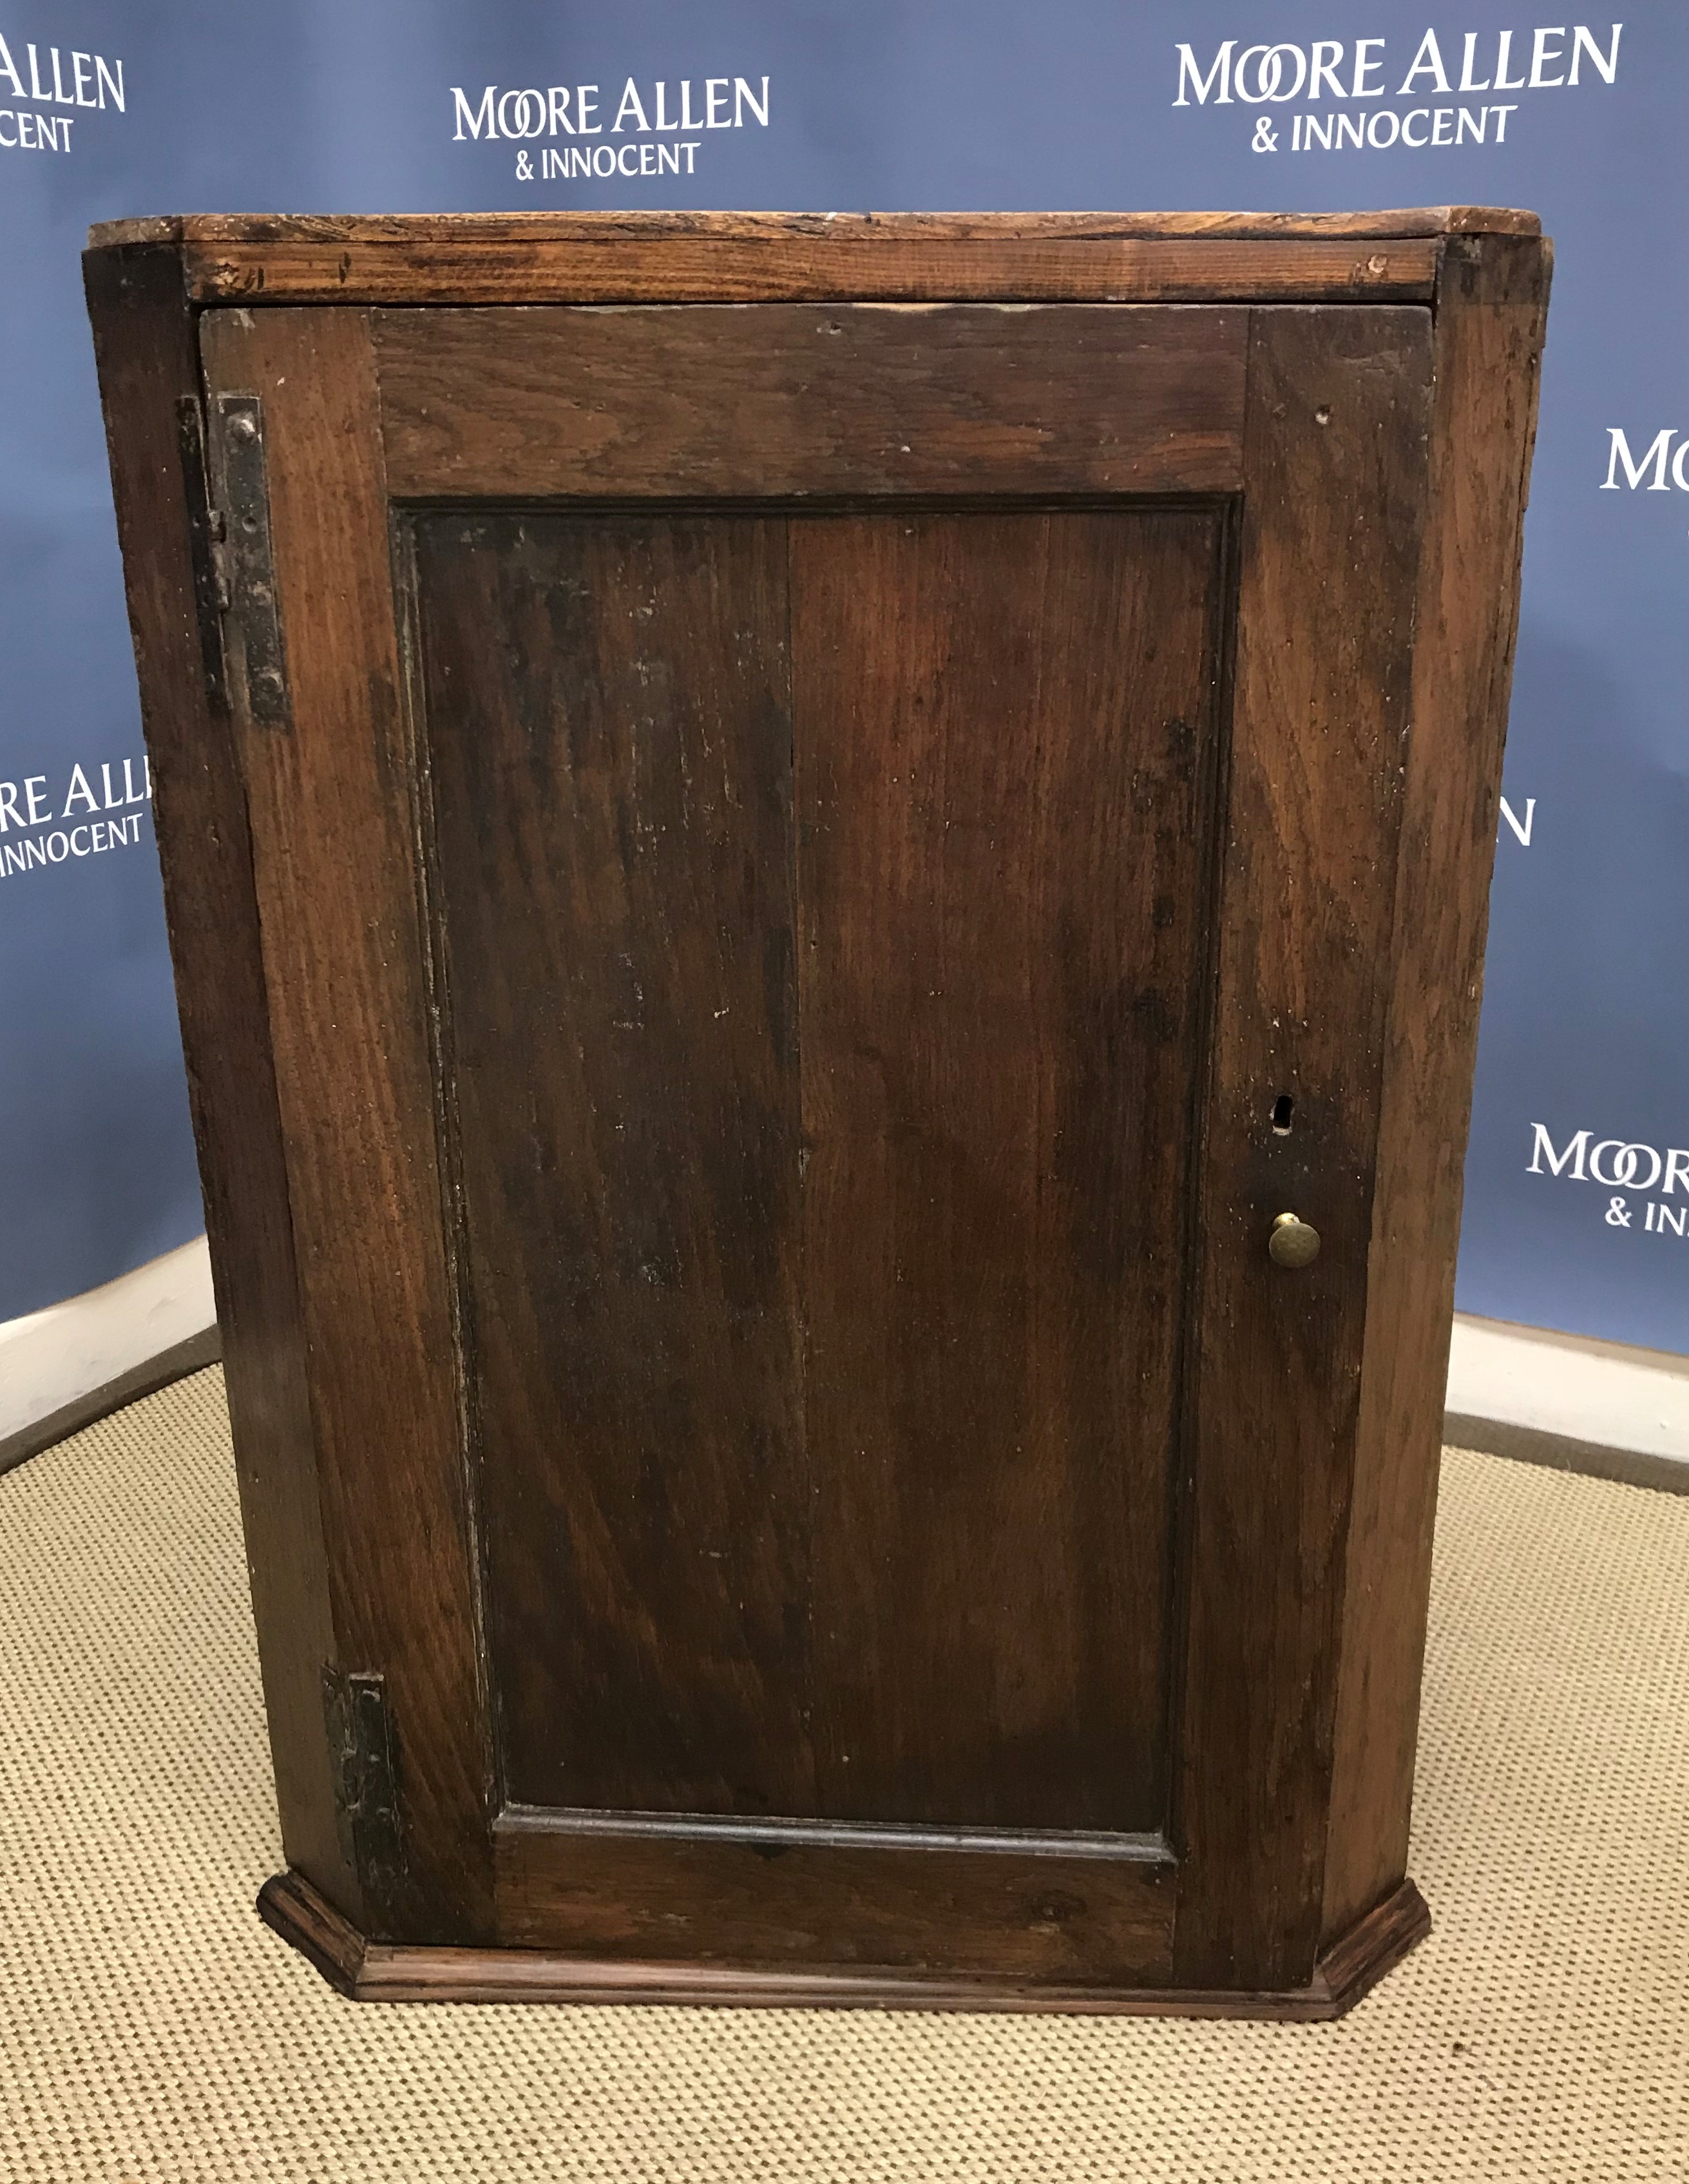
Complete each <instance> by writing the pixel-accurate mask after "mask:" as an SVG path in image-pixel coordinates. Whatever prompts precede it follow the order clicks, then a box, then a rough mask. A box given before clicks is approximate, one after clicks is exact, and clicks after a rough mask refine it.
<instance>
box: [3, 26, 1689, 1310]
mask: <svg viewBox="0 0 1689 2184" xmlns="http://www.w3.org/2000/svg"><path fill="white" fill-rule="evenodd" d="M0 37H3V40H4V45H3V48H0V192H3V193H4V196H3V203H4V206H5V219H4V222H3V226H0V253H3V279H4V284H5V286H4V292H5V294H6V296H7V298H8V304H7V309H6V311H5V313H4V315H3V319H0V355H3V370H4V382H3V383H4V390H5V399H4V404H3V411H0V434H3V444H0V663H3V671H0V1027H3V1042H0V1207H3V1215H0V1218H3V1223H4V1227H3V1231H0V1234H3V1245H0V1318H7V1317H9V1316H11V1315H13V1314H15V1313H18V1312H25V1311H28V1310H30V1309H32V1308H33V1307H36V1306H39V1305H42V1304H44V1303H47V1302H48V1301H52V1300H53V1299H55V1298H58V1297H60V1296H64V1295H70V1294H71V1293H74V1292H75V1291H76V1290H81V1289H85V1288H87V1287H89V1286H91V1285H92V1284H95V1283H98V1282H100V1281H103V1280H106V1279H109V1278H110V1277H112V1276H113V1275H115V1274H118V1273H122V1272H124V1271H125V1270H126V1269H127V1268H130V1267H132V1266H134V1265H137V1264H138V1263H139V1262H141V1261H142V1260H144V1259H146V1258H148V1257H149V1256H152V1255H153V1254H154V1253H156V1252H158V1251H163V1250H165V1249H167V1248H169V1247H170V1245H174V1244H177V1243H180V1242H181V1241H183V1240H186V1239H187V1237H189V1236H191V1235H192V1234H195V1233H196V1232H197V1231H198V1229H199V1228H200V1227H201V1225H202V1223H201V1217H200V1211H199V1205H198V1190H197V1186H196V1183H195V1177H194V1167H193V1156H192V1145H191V1142H190V1138H189V1132H188V1123H187V1100H186V1095H185V1091H184V1088H183V1082H182V1074H181V1058H180V1054H179V1050H178V1047H177V1042H176V1027H175V1016H174V1009H173V1003H172V999H171V992H170V969H169V964H168V961H167V958H166V954H165V947H164V928H163V918H162V913H161V910H160V904H159V882H158V872H157V866H156V861H155V856H154V851H153V834H152V827H151V819H150V812H149V807H148V800H147V796H148V784H147V780H146V776H145V770H144V764H143V760H142V750H141V740H140V733H139V727H138V721H137V708H136V700H135V685H134V672H133V667H132V665H131V657H130V651H129V639H128V633H127V629H126V626H125V620H124V614H123V604H122V588H121V582H120V571H119V565H118V556H117V548H116V542H115V537H114V529H113V523H112V517H111V508H110V497H109V485H108V481H107V473H106V464H105V454H104V448H103V441H102V437H101V427H100V418H99V408H98V399H97V396H96V391H95V385H94V374H93V366H92V354H91V350H90V346H89V340H88V335H87V330H86V321H85V320H84V316H83V309H82V302H81V288H80V272H79V265H78V253H79V251H80V249H81V244H82V241H83V234H84V230H85V229H86V226H87V224H88V223H89V222H90V221H91V220H106V219H114V218H120V217H124V216H127V215H131V214H141V213H152V212H188V211H241V212H246V211H251V212H260V211H277V212H304V211H358V212H376V211H382V212H385V211H448V210H459V209H460V210H478V209H504V208H510V207H519V208H527V207H532V208H538V207H544V206H566V205H583V206H585V205H596V206H606V207H608V206H625V205H639V206H649V207H661V206H679V205H697V206H742V207H791V208H797V209H831V208H835V207H836V208H840V209H861V208H869V207H878V208H884V209H893V208H919V209H934V210H945V209H986V208H989V209H1051V210H1064V209H1086V210H1090V209H1157V208H1162V207H1238V208H1255V207H1263V208H1280V209H1300V210H1341V209H1361V208H1368V207H1377V206H1391V205H1413V204H1426V203H1491V204H1513V205H1524V206H1528V207H1530V208H1531V209H1535V210H1536V211H1537V212H1540V213H1541V215H1542V218H1543V222H1544V226H1546V228H1547V230H1548V231H1549V232H1550V233H1551V234H1552V236H1553V237H1554V238H1555V241H1556V243H1557V246H1558V259H1557V267H1556V274H1555V286H1554V299H1553V304H1552V310H1551V313H1550V320H1549V344H1548V353H1547V363H1546V367H1545V374H1544V380H1543V392H1542V408H1541V432H1540V436H1539V439H1538V443H1537V451H1536V474H1535V482H1534V487H1533V492H1532V499H1531V506H1530V516H1529V521H1528V529H1527V537H1526V554H1525V608H1524V617H1523V623H1522V627H1521V633H1520V640H1519V666H1518V673H1517V677H1516V680H1515V684H1514V692H1513V726H1512V732H1511V735H1510V738H1509V743H1508V764H1507V777H1506V782H1505V794H1506V799H1507V803H1506V808H1505V811H1504V813H1503V820H1502V828H1501V833H1500V843H1499V850H1498V854H1497V872H1496V888H1495V897H1494V908H1493V914H1492V919H1491V939H1490V956H1489V970H1488V979H1487V986H1486V998H1485V1006H1484V1018H1483V1033H1482V1041H1481V1049H1480V1061H1479V1073H1478V1094H1477V1104H1476V1108H1475V1112H1474V1123H1473V1134H1472V1145H1471V1152H1470V1156H1469V1163H1468V1168H1467V1194H1466V1223H1465V1230H1464V1234H1463V1244H1462V1259H1461V1277H1460V1288H1459V1302H1460V1304H1461V1306H1462V1307H1463V1308H1464V1309H1466V1310H1468V1311H1471V1312H1483V1313H1488V1314H1491V1315H1494V1316H1496V1317H1499V1318H1508V1319H1515V1320H1525V1321H1530V1322H1534V1323H1540V1324H1543V1325H1547V1326H1551V1327H1558V1328H1564V1329H1572V1330H1574V1331H1578V1332H1582V1333H1587V1334H1601V1335H1608V1336H1612V1337H1616V1338H1619V1339H1620V1340H1629V1341H1632V1342H1640V1343H1646V1344H1651V1345H1654V1346H1659V1347H1663V1348H1668V1349H1674V1350H1684V1349H1689V1236H1686V1235H1684V1234H1681V1233H1680V1232H1681V1227H1682V1226H1684V1225H1689V1224H1686V1223H1685V1216H1686V1213H1689V1150H1686V1148H1689V1096H1686V1090H1685V1086H1686V1078H1689V1070H1686V1064H1689V1006H1686V1004H1689V975H1686V972H1685V970H1684V966H1683V955H1684V940H1685V935H1686V933H1689V855H1686V844H1689V781H1686V772H1689V766H1686V760H1689V734H1686V730H1685V726H1684V721H1683V691H1684V688H1685V679H1686V678H1685V668H1686V665H1689V659H1686V655H1689V614H1686V612H1685V608H1684V604H1683V588H1684V571H1685V565H1686V559H1689V391H1686V387H1685V382H1684V372H1683V364H1682V357H1683V351H1684V344H1685V334H1686V331H1689V327H1686V320H1689V308H1686V307H1689V265H1686V252H1689V233H1686V226H1685V222H1684V220H1683V219H1682V209H1683V206H1684V203H1685V201H1686V192H1689V138H1686V134H1685V131H1684V129H1683V125H1682V120H1681V114H1682V100H1683V97H1684V92H1685V89H1686V85H1689V10H1686V9H1685V8H1682V7H1681V4H1675V0H1647V5H1646V6H1645V7H1644V8H1642V9H1640V10H1638V11H1637V12H1636V14H1633V15H1631V16H1629V17H1627V18H1626V19H1625V21H1624V23H1623V25H1622V28H1621V26H1620V25H1619V24H1617V23H1614V22H1613V21H1611V20H1606V19H1603V20H1599V21H1596V20H1590V21H1587V22H1585V23H1582V24H1578V23H1568V24H1565V25H1543V24H1539V23H1537V22H1536V21H1535V20H1532V19H1531V18H1530V17H1528V16H1526V15H1525V14H1522V13H1519V12H1518V11H1517V10H1513V9H1509V8H1506V7H1496V6H1493V5H1489V4H1486V5H1483V6H1476V7H1471V6H1469V7H1468V8H1466V9H1465V10H1464V11H1463V13H1462V14H1458V15H1454V14H1430V13H1427V12H1426V11H1425V8H1424V5H1423V4H1422V0H1416V4H1407V5H1404V4H1402V0H1378V4H1377V5H1375V6H1374V7H1373V8H1371V9H1370V10H1368V11H1366V12H1365V13H1364V14H1363V13H1362V12H1361V11H1357V10H1356V9H1354V8H1350V7H1344V6H1341V5H1339V4H1336V0H1324V4H1323V5H1318V6H1311V7H1310V6H1300V5H1294V4H1290V0H1282V3H1281V4H1273V5H1265V6H1237V5H1233V6H1224V5H1219V4H1212V0H1172V3H1171V4H1170V5H1167V6H1151V5H1147V4H1132V0H1114V4H1112V5H1106V6H1105V5H1102V4H1100V0H1042V4H1040V5H1039V6H1037V7H1031V6H1026V5H1012V4H1007V0H967V4H962V0H928V4H926V5H924V6H923V7H921V8H909V7H907V6H893V5H890V4H884V0H882V4H873V0H853V4H850V5H846V4H844V0H833V4H814V0H811V4H808V5H793V4H790V3H789V0H788V4H783V5H781V4H776V0H738V4H716V5H706V6H702V7H700V6H698V5H696V4H693V5H683V4H679V3H678V0H666V4H661V5H657V4H644V5H642V4H624V5H623V6H622V8H619V9H616V10H605V9H600V8H585V7H581V6H577V5H572V4H568V0H565V4H561V5H560V4H557V0H549V4H545V5H540V4H538V0H478V4H477V5H476V6H474V7H470V6H466V5H464V4H462V0H459V4H456V5H452V6H448V5H445V4H443V0H434V4H432V5H430V4H420V5H419V4H416V0H406V4H399V0H334V4H333V5H332V6H331V5H327V4H324V0H266V4H265V5H263V6H259V5H256V4H252V0H244V4H242V0H222V4H220V5H218V6H216V7H215V8H214V7H212V6H210V5H204V4H191V3H190V0H153V4H152V5H150V6H148V8H123V7H119V6H113V5H102V4H98V0H72V4H70V5H62V4H56V0H55V4H49V0H0ZM741 78H742V79H744V84H743V87H741V86H740V83H739V79H741ZM630 79H631V81H632V82H633V86H634V92H635V97H634V100H633V103H628V101H627V84H628V82H629V81H630ZM765 80H766V81H765ZM659 84H661V85H662V86H663V93H662V96H663V99H664V106H663V109H662V116H661V118H663V119H666V120H668V121H670V122H674V121H678V122H679V123H680V124H681V125H680V126H679V127H671V128H667V129H661V128H659V126H658V122H659V119H660V116H659V114H658V111H657V108H656V96H657V93H656V86H658V85H659ZM712 86H713V88H712ZM489 88H490V89H491V91H492V92H493V97H492V100H491V101H490V102H489V101H488V96H487V94H488V90H489ZM530 90H531V91H532V92H535V93H536V97H535V98H534V99H533V100H532V101H524V100H522V99H521V98H520V97H515V98H512V97H508V96H507V94H509V93H511V92H516V93H521V92H524V91H530ZM565 91H566V92H567V94H568V96H567V97H566V98H565V97H554V96H553V94H554V92H559V93H560V92H565ZM765 114H766V119H764V118H763V117H764V115H765ZM542 115H543V119H542ZM618 118H619V119H620V122H621V126H620V128H618V127H617V126H616V122H617V120H618ZM501 123H502V126H501ZM642 123H643V125H644V126H643V127H642ZM571 124H574V125H576V126H575V127H573V128H572V129H571ZM511 131H516V132H521V133H516V134H511V133H509V132H511ZM688 146H689V147H690V149H684V147H688ZM659 147H662V148H667V149H668V156H667V157H666V158H664V157H662V156H661V153H660V152H659V150H658V148H659ZM646 148H649V157H647V156H646Z"/></svg>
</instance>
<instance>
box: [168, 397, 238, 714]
mask: <svg viewBox="0 0 1689 2184" xmlns="http://www.w3.org/2000/svg"><path fill="white" fill-rule="evenodd" d="M176 444H177V447H178V448H179V449H180V451H181V482H182V490H183V493H184V494H185V496H186V498H187V527H188V550H189V553H190V554H191V555H192V564H193V615H194V620H195V621H196V622H197V623H198V627H199V655H200V659H201V660H202V661H203V664H204V668H205V694H206V696H207V698H208V699H209V701H210V705H211V710H212V711H213V712H214V713H216V714H226V713H227V711H228V710H229V682H228V675H227V671H226V668H225V666H224V661H223V619H222V609H223V604H224V602H223V599H222V597H221V583H220V576H219V571H218V567H217V542H218V540H219V539H220V538H221V537H222V534H223V527H224V526H223V518H222V515H221V514H220V512H219V510H216V509H215V508H214V507H213V506H212V504H211V482H210V473H209V466H208V465H207V462H206V457H205V413H204V411H203V409H201V408H200V406H199V404H198V401H197V400H196V399H195V398H194V397H193V396H192V395H191V394H184V395H183V396H182V397H181V399H180V400H179V401H178V402H177V404H176Z"/></svg>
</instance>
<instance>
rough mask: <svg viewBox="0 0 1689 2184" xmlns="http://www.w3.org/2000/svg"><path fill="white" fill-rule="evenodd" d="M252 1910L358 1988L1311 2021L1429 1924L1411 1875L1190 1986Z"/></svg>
mask: <svg viewBox="0 0 1689 2184" xmlns="http://www.w3.org/2000/svg"><path fill="white" fill-rule="evenodd" d="M258 1911H259V1917H260V1918H261V1919H263V1920H264V1922H265V1925H267V1926H269V1927H270V1928H271V1929H272V1930H273V1931H275V1932H276V1933H277V1934H279V1935H280V1936H281V1938H282V1939H283V1940H284V1941H286V1942H289V1943H290V1944H291V1945H292V1946H293V1947H294V1948H296V1949H298V1951H299V1953H301V1955H303V1956H304V1957H306V1958H308V1959H309V1961H310V1963H312V1964H314V1965H315V1967H316V1969H317V1970H319V1971H320V1972H321V1974H322V1975H323V1977H324V1978H325V1979H326V1980H327V1981H328V1982H329V1983H330V1985H331V1986H334V1987H335V1988H337V1990H338V1991H339V1992H340V1993H342V1994H343V1995H345V1996H347V1997H348V1998H349V1999H351V2000H353V2001H357V2002H387V2003H392V2002H482V2003H494V2002H499V2003H511V2002H547V2003H559V2002H564V2003H568V2002H574V2003H689V2004H691V2005H693V2006H694V2007H698V2006H700V2005H701V2006H705V2007H708V2006H716V2007H722V2008H730V2009H757V2008H765V2009H792V2008H805V2007H806V2008H811V2009H813V2008H823V2009H954V2010H973V2011H986V2012H1000V2011H1005V2010H1012V2011H1015V2012H1019V2013H1024V2012H1031V2013H1050V2014H1077V2015H1093V2016H1109V2017H1189V2018H1210V2019H1214V2018H1219V2019H1224V2018H1233V2019H1235V2018H1261V2019H1267V2020H1277V2021H1279V2022H1281V2023H1284V2022H1290V2023H1297V2022H1300V2023H1319V2022H1323V2021H1327V2020H1330V2019H1332V2018H1335V2017H1341V2016H1342V2015H1343V2014H1344V2013H1345V2012H1346V2011H1347V2010H1349V2009H1352V2008H1353V2007H1354V2005H1355V2003H1357V2002H1358V2001H1359V2000H1360V1998H1361V1997H1362V1996H1363V1994H1365V1993H1366V1992H1368V1990H1369V1989H1370V1988H1371V1987H1373V1986H1375V1985H1376V1984H1377V1982H1378V1981H1379V1980H1380V1979H1381V1978H1382V1977H1383V1976H1384V1975H1385V1972H1387V1971H1388V1970H1390V1969H1391V1966H1392V1965H1394V1964H1398V1963H1400V1961H1401V1959H1402V1957H1404V1956H1405V1955H1406V1954H1407V1952H1408V1951H1409V1950H1410V1949H1411V1948H1413V1947H1414V1945H1415V1944H1416V1943H1417V1942H1419V1941H1421V1940H1423V1939H1424V1936H1425V1935H1426V1934H1427V1933H1428V1932H1429V1931H1430V1914H1428V1913H1427V1911H1426V1909H1425V1906H1424V1902H1423V1900H1422V1899H1421V1897H1420V1896H1419V1891H1418V1890H1417V1889H1416V1888H1415V1887H1414V1886H1413V1883H1412V1882H1411V1881H1404V1882H1403V1884H1402V1886H1401V1887H1400V1888H1399V1889H1398V1890H1397V1891H1396V1893H1395V1895H1394V1896H1392V1897H1390V1898H1389V1899H1388V1900H1387V1901H1386V1902H1385V1903H1381V1904H1380V1906H1379V1908H1378V1909H1377V1910H1376V1911H1375V1912H1374V1913H1373V1914H1370V1916H1368V1918H1366V1919H1363V1920H1361V1921H1360V1922H1359V1923H1358V1924H1357V1925H1356V1926H1355V1927H1354V1928H1353V1929H1352V1931H1350V1932H1349V1933H1348V1934H1346V1936H1344V1937H1343V1939H1342V1941H1341V1942H1340V1943H1339V1944H1338V1945H1337V1946H1336V1947H1334V1948H1333V1949H1332V1950H1331V1951H1330V1952H1329V1954H1328V1955H1326V1956H1325V1957H1323V1958H1321V1960H1320V1962H1319V1964H1318V1965H1317V1966H1316V1967H1315V1970H1314V1975H1313V1979H1312V1980H1310V1981H1309V1982H1308V1983H1307V1986H1305V1987H1301V1988H1293V1989H1290V1990H1286V1991H1284V1992H1279V1993H1252V1994H1251V1993H1244V1994H1227V1993H1221V1992H1212V1991H1210V1992H1202V1991H1201V1990H1200V1989H1188V1988H1187V1989H1182V1990H1181V1989H1177V1988H1169V1987H1165V1986H1162V1987H1148V1986H1118V1987H1109V1986H1102V1985H1089V1986H1068V1985H1061V1984H1058V1983H1056V1982H1055V1981H1047V1982H1046V1981H1035V1982H1034V1981H1014V1980H1010V1979H1005V1978H1003V1977H1002V1976H1001V1975H996V1974H990V1973H988V1974H984V1975H974V1976H973V1977H967V1976H962V1977H958V1976H956V1975H954V1974H944V1973H934V1972H919V1973H915V1974H912V1975H911V1974H910V1973H907V1972H902V1973H900V1972H897V1971H893V1970H845V1969H840V1968H837V1967H828V1968H822V1969H816V1970H809V1969H805V1970H795V1969H792V1968H787V1969H784V1970H763V1969H761V1968H755V1967H753V1968H745V1969H740V1968H738V1967H734V1966H728V1965H722V1964H683V1963H677V1962H675V1961H673V1960H672V1959H670V1960H667V1961H663V1960H650V1959H647V1960H645V1961H643V1962H641V1961H638V1960H630V1959H627V1958H609V1959H605V1958H598V1959H593V1958H584V1957H578V1956H572V1955H568V1954H564V1953H558V1952H555V1951H548V1950H542V1949H462V1948H426V1947H425V1948H419V1947H410V1948H404V1947H400V1948H393V1947H388V1946H385V1945H383V1944H382V1943H380V1942H366V1941H365V1938H364V1936H362V1935H361V1934H360V1932H359V1931H357V1929H356V1928H355V1927H354V1926H353V1925H351V1924H350V1922H349V1921H348V1920H347V1919H343V1918H342V1917H341V1916H340V1915H339V1914H337V1912H336V1911H335V1910H334V1909H333V1908H332V1906H331V1905H330V1904H328V1903H326V1902H325V1901H324V1900H323V1898H322V1897H321V1896H319V1895H318V1894H317V1892H316V1891H315V1889H313V1888H312V1887H311V1886H310V1884H309V1881H307V1880H304V1879H303V1877H302V1876H300V1875H297V1874H293V1873H284V1874H278V1875H276V1878H275V1879H274V1880H269V1881H266V1882H265V1886H264V1887H263V1889H262V1890H261V1891H260V1892H259V1898H258Z"/></svg>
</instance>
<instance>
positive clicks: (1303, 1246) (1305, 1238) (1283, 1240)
mask: <svg viewBox="0 0 1689 2184" xmlns="http://www.w3.org/2000/svg"><path fill="white" fill-rule="evenodd" d="M1267 1250H1268V1256H1270V1257H1271V1259H1272V1262H1273V1264H1274V1266H1275V1267H1307V1266H1312V1265H1313V1262H1314V1261H1315V1260H1316V1259H1317V1258H1318V1256H1319V1231H1318V1229H1310V1228H1309V1227H1308V1225H1307V1222H1306V1221H1298V1220H1297V1218H1296V1215H1295V1214H1294V1213H1281V1214H1280V1215H1279V1217H1278V1219H1277V1220H1276V1221H1275V1222H1274V1223H1273V1233H1272V1234H1271V1235H1270V1236H1269V1237H1268V1239H1267Z"/></svg>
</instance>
